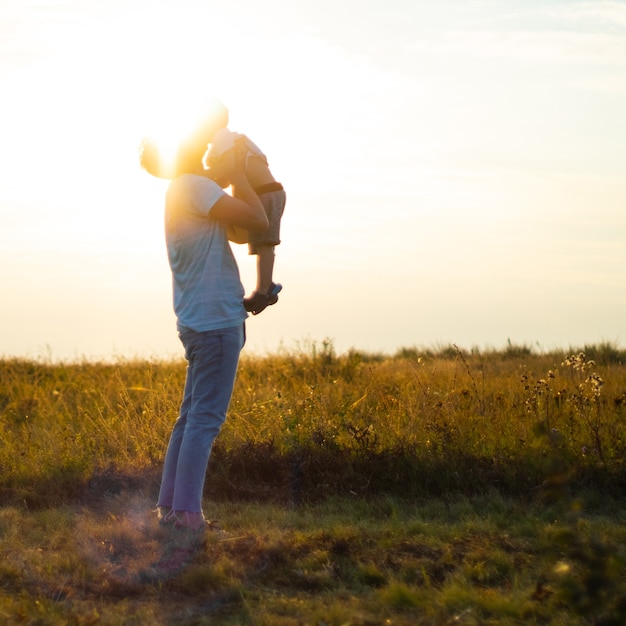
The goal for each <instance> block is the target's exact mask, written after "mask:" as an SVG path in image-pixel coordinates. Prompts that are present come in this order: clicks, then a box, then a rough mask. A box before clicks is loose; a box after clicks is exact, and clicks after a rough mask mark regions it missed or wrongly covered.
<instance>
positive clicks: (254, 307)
mask: <svg viewBox="0 0 626 626" xmlns="http://www.w3.org/2000/svg"><path fill="white" fill-rule="evenodd" d="M282 288H283V286H282V285H280V284H278V283H272V284H271V285H270V288H269V289H268V290H267V293H260V292H259V291H255V292H254V293H253V294H252V295H251V296H250V297H249V298H244V299H243V306H244V308H245V309H246V311H248V313H252V315H258V314H259V313H261V311H264V310H265V309H266V308H267V307H268V306H270V305H272V304H276V303H277V302H278V294H279V293H280V290H281V289H282Z"/></svg>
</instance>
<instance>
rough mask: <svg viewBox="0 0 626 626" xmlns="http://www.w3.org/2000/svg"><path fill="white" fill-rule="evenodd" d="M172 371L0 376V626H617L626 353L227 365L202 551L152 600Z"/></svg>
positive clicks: (45, 366)
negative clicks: (212, 531) (232, 385)
mask: <svg viewBox="0 0 626 626" xmlns="http://www.w3.org/2000/svg"><path fill="white" fill-rule="evenodd" d="M184 374H185V366H184V363H183V362H177V361H173V362H156V361H155V362H147V361H120V362H118V363H59V364H54V363H45V362H33V361H24V360H19V359H4V360H0V429H1V431H0V507H1V508H0V554H1V555H2V558H1V559H0V623H3V624H4V623H6V624H146V623H150V624H173V623H176V624H279V625H280V624H289V625H291V624H294V625H296V624H337V625H343V624H354V625H358V624H363V625H365V624H424V625H426V624H428V625H433V624H434V625H444V624H563V625H565V624H568V625H570V624H574V625H576V624H581V625H582V624H594V625H601V624H602V625H604V626H609V625H611V624H623V623H625V620H626V565H625V559H626V549H625V548H624V546H625V545H626V531H624V528H626V526H625V525H624V521H625V518H626V506H624V504H623V496H624V492H625V487H626V480H625V479H626V473H625V469H624V459H625V458H626V454H625V452H626V442H625V439H624V437H626V435H625V434H624V433H625V432H626V431H625V430H624V422H625V420H626V353H624V352H623V351H621V350H619V349H618V348H616V347H615V346H612V345H610V344H602V345H600V346H586V347H585V348H584V349H583V350H580V349H575V350H569V351H567V352H563V353H557V352H554V353H550V354H535V353H534V352H533V350H532V349H530V348H529V347H527V346H508V347H507V348H506V349H505V350H502V351H492V352H485V353H480V352H479V351H477V350H473V351H463V350H460V349H458V348H456V347H455V346H449V347H443V348H441V349H438V350H421V351H420V350H417V349H413V348H411V349H404V350H402V351H399V352H398V353H397V354H396V355H394V356H384V355H376V354H365V353H359V352H356V351H351V352H349V353H348V354H345V355H340V356H338V355H336V354H335V353H334V350H333V346H332V343H330V342H323V343H322V344H321V345H316V344H313V345H311V346H309V348H308V350H307V351H306V352H295V353H288V352H284V353H280V354H275V355H270V356H266V357H254V358H250V357H245V356H244V358H243V360H242V363H241V367H240V372H239V376H238V380H237V384H236V389H235V394H234V396H233V401H232V403H231V408H230V412H229V418H228V420H227V422H226V425H225V427H224V429H223V431H222V433H221V435H220V437H219V439H218V442H217V443H216V445H215V448H214V454H213V457H212V459H211V463H210V467H209V479H208V481H207V488H206V493H205V497H206V502H205V507H206V513H207V515H208V516H210V517H211V518H213V519H219V520H220V522H221V523H222V525H224V526H225V527H226V528H227V530H228V531H229V532H230V536H229V537H227V538H226V539H223V538H221V537H220V536H218V535H215V536H213V535H212V536H210V537H209V539H208V541H207V543H206V545H205V546H203V548H202V551H201V552H200V553H199V554H198V555H197V557H196V558H195V560H194V562H193V563H192V565H191V566H190V567H189V568H188V569H187V570H186V571H184V572H182V573H181V574H180V575H178V576H176V577H174V578H173V579H171V580H169V581H167V582H162V583H159V584H156V583H151V584H146V583H142V582H141V578H140V576H139V574H140V572H141V571H142V570H144V569H145V568H146V567H148V566H149V564H150V563H151V562H153V561H154V560H155V559H156V558H157V557H158V555H159V552H160V549H161V541H162V536H161V535H160V534H159V532H158V529H157V528H156V521H155V519H154V515H153V513H152V512H151V509H152V508H153V506H154V502H155V497H156V489H157V487H158V478H159V472H160V467H161V463H162V459H163V454H164V450H165V446H166V442H167V437H168V434H169V430H170V428H171V425H172V422H173V420H174V419H175V418H176V414H177V409H178V403H179V401H180V395H181V391H182V385H183V381H184Z"/></svg>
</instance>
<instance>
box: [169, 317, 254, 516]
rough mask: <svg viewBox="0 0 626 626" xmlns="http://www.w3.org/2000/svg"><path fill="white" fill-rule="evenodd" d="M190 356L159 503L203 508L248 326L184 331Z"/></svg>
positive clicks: (186, 508)
mask: <svg viewBox="0 0 626 626" xmlns="http://www.w3.org/2000/svg"><path fill="white" fill-rule="evenodd" d="M179 337H180V340H181V341H182V343H183V347H184V348H185V358H186V359H187V378H186V380H185V392H184V396H183V401H182V404H181V406H180V414H179V416H178V419H177V420H176V422H175V423H174V428H173V430H172V434H171V436H170V441H169V444H168V447H167V453H166V455H165V463H164V465H163V476H162V480H161V490H160V492H159V500H158V506H162V507H172V508H173V509H174V510H175V511H189V512H190V513H201V512H202V492H203V489H204V480H205V476H206V469H207V465H208V463H209V457H210V455H211V448H212V446H213V441H214V440H215V437H217V435H218V433H219V432H220V429H221V427H222V424H223V423H224V421H225V419H226V411H227V410H228V405H229V403H230V398H231V396H232V393H233V386H234V384H235V375H236V373H237V365H238V363H239V353H240V352H241V349H242V348H243V344H244V343H245V326H244V325H243V324H242V325H241V326H235V327H233V328H222V329H219V330H209V331H205V332H200V333H197V332H195V331H192V330H185V331H182V332H180V333H179Z"/></svg>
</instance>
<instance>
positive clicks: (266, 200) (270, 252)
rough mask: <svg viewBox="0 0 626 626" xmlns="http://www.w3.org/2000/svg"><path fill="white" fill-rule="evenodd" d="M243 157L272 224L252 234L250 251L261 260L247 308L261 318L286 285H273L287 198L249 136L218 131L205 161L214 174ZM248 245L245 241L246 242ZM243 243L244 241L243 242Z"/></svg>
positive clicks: (263, 155)
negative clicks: (220, 165)
mask: <svg viewBox="0 0 626 626" xmlns="http://www.w3.org/2000/svg"><path fill="white" fill-rule="evenodd" d="M235 153H238V155H241V153H243V158H245V173H246V177H247V179H248V181H249V183H250V185H251V186H252V188H253V189H254V191H255V192H256V194H257V195H258V196H259V199H260V200H261V202H262V204H263V207H264V208H265V213H266V215H267V219H268V221H269V224H270V225H269V228H268V229H267V231H265V232H262V233H253V232H250V233H248V237H247V242H248V251H249V253H250V254H254V255H256V257H257V283H256V289H255V290H254V292H253V293H252V295H251V296H250V297H248V298H244V300H243V304H244V307H245V309H246V311H248V312H249V313H252V314H253V315H258V314H259V313H260V312H261V311H263V310H264V309H265V308H266V307H268V306H270V305H272V304H276V302H278V293H279V292H280V290H281V289H282V285H280V284H277V283H275V282H273V273H274V246H277V245H278V244H279V243H280V220H281V218H282V215H283V211H284V210H285V202H286V194H285V190H284V189H283V186H282V185H281V184H280V183H278V182H276V180H275V179H274V177H273V176H272V173H271V172H270V169H269V167H268V163H267V157H266V156H265V154H263V152H262V151H261V149H260V148H259V147H258V146H257V145H256V144H255V143H254V142H252V141H251V140H250V139H249V138H248V137H246V136H245V135H240V134H239V133H235V132H232V131H231V130H229V129H228V128H226V125H224V128H221V129H220V130H218V131H217V132H216V133H215V135H214V137H213V140H212V141H211V145H210V146H209V149H208V151H207V153H206V154H205V157H204V161H203V162H204V166H205V168H207V169H208V170H209V172H210V170H211V167H215V166H216V165H217V164H218V163H219V162H220V161H221V160H222V159H230V158H233V155H234V154H235ZM244 241H245V239H244ZM240 242H242V243H243V241H241V240H240Z"/></svg>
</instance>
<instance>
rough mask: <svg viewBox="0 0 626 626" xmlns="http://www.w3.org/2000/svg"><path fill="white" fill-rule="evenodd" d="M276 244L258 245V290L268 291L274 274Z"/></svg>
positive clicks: (260, 291) (261, 291)
mask: <svg viewBox="0 0 626 626" xmlns="http://www.w3.org/2000/svg"><path fill="white" fill-rule="evenodd" d="M274 256H275V255H274V246H257V257H256V272H257V273H256V291H258V292H259V293H267V292H268V291H269V290H270V287H271V286H272V277H273V274H274Z"/></svg>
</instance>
